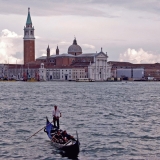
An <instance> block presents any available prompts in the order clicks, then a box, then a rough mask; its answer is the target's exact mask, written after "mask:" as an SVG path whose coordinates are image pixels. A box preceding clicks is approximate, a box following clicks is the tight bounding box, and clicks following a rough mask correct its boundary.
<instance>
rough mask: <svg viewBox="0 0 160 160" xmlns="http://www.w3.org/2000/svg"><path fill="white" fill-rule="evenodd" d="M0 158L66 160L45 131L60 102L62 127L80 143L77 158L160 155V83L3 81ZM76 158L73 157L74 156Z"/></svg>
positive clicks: (0, 104) (0, 110)
mask: <svg viewBox="0 0 160 160" xmlns="http://www.w3.org/2000/svg"><path fill="white" fill-rule="evenodd" d="M0 88H1V92H0V113H1V114H0V119H1V121H0V125H1V129H0V153H1V156H0V159H20V160H21V159H27V160H28V159H47V160H49V159H68V157H66V156H65V155H63V154H62V153H60V152H59V151H57V150H56V149H55V148H54V146H53V145H52V143H51V142H50V141H49V140H48V137H47V135H46V134H45V133H44V132H43V131H41V132H40V133H38V134H37V135H36V136H34V137H32V138H31V139H30V140H28V141H26V139H27V138H28V137H29V136H31V135H32V134H33V133H35V132H36V131H38V130H40V129H41V128H42V127H43V126H44V125H45V117H46V116H48V117H49V119H50V120H52V110H53V106H54V104H57V105H58V106H59V108H60V110H61V112H62V117H61V119H60V125H61V128H62V129H65V130H67V131H68V133H70V134H72V135H74V136H75V137H76V130H77V131H78V133H79V140H80V143H81V146H80V149H81V151H80V154H79V156H78V157H77V159H80V160H94V159H116V160H117V159H146V158H148V159H153V158H155V157H160V136H159V135H160V134H159V133H160V128H159V125H160V119H159V115H160V106H159V104H160V99H159V90H160V83H158V82H156V83H154V82H128V83H122V82H117V83H116V82H115V83H112V82H111V83H107V82H104V83H98V82H95V83H87V82H84V83H76V82H46V83H38V82H34V83H27V82H15V83H12V82H3V83H2V82H1V83H0ZM71 159H72V158H71Z"/></svg>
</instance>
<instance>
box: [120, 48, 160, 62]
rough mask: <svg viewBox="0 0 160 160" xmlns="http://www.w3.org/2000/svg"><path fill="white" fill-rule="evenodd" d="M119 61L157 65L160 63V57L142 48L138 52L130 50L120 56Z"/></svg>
mask: <svg viewBox="0 0 160 160" xmlns="http://www.w3.org/2000/svg"><path fill="white" fill-rule="evenodd" d="M119 60H120V61H121V62H124V61H125V62H131V63H157V62H160V55H158V54H153V53H149V52H146V51H144V50H143V49H142V48H141V49H139V50H138V51H136V50H135V49H130V48H128V49H127V51H126V52H125V53H122V54H120V58H119ZM158 60H159V61H158Z"/></svg>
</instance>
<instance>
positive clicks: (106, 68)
mask: <svg viewBox="0 0 160 160" xmlns="http://www.w3.org/2000/svg"><path fill="white" fill-rule="evenodd" d="M105 70H106V77H105V79H106V80H107V78H108V67H107V60H105Z"/></svg>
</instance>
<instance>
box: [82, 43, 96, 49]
mask: <svg viewBox="0 0 160 160" xmlns="http://www.w3.org/2000/svg"><path fill="white" fill-rule="evenodd" d="M82 46H83V47H85V48H89V49H95V46H93V45H91V44H82Z"/></svg>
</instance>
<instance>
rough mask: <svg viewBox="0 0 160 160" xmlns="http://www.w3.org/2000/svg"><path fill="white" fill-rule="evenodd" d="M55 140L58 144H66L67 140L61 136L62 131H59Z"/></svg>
mask: <svg viewBox="0 0 160 160" xmlns="http://www.w3.org/2000/svg"><path fill="white" fill-rule="evenodd" d="M53 139H54V140H55V142H57V143H62V144H63V143H65V139H64V138H63V136H62V135H61V132H60V130H58V131H57V134H56V135H55V136H54V137H53Z"/></svg>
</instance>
